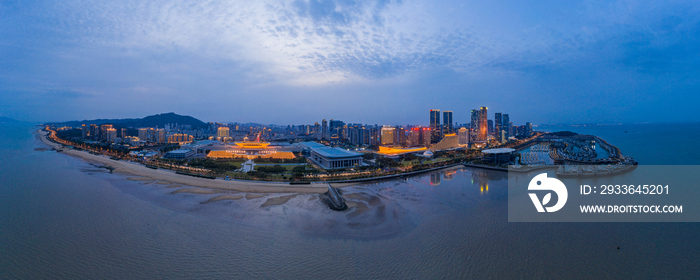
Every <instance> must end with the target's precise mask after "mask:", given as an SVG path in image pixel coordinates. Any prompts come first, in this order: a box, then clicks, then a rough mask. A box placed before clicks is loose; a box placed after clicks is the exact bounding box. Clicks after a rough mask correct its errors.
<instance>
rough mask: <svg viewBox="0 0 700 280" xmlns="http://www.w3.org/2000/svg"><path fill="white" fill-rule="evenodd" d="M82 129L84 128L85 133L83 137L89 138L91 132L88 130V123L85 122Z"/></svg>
mask: <svg viewBox="0 0 700 280" xmlns="http://www.w3.org/2000/svg"><path fill="white" fill-rule="evenodd" d="M81 129H82V131H81V132H82V133H83V135H82V137H83V139H87V137H88V135H90V133H89V132H88V128H87V125H85V124H83V126H82V128H81Z"/></svg>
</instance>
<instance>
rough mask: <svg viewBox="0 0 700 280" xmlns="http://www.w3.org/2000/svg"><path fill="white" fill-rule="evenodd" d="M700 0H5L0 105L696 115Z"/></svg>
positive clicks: (363, 115)
mask: <svg viewBox="0 0 700 280" xmlns="http://www.w3.org/2000/svg"><path fill="white" fill-rule="evenodd" d="M699 72H700V3H699V2H697V1H498V0H497V1H407V0H401V1H345V0H337V1H317V0H311V1H306V0H295V1H177V2H176V1H159V0H156V1H128V0H126V1H46V2H45V1H11V2H7V1H0V115H5V116H8V117H13V118H17V119H22V120H30V121H62V120H76V119H77V120H82V119H93V118H127V117H143V116H146V115H151V114H155V113H164V112H176V113H179V114H185V115H191V116H194V117H197V118H200V119H202V120H204V121H222V122H229V121H238V122H259V123H275V124H301V123H313V122H316V121H320V120H321V119H324V118H325V119H340V120H343V121H346V122H362V123H371V124H375V123H376V124H408V123H410V124H427V123H428V110H429V109H442V110H452V111H454V120H455V121H457V122H459V123H463V122H467V121H468V117H469V110H471V109H473V108H478V107H479V106H487V107H489V118H493V113H495V112H504V113H510V119H511V120H512V121H513V122H514V124H522V123H524V122H526V121H531V122H533V123H618V122H623V123H631V122H677V121H700V114H698V113H697V107H698V105H700V95H699V93H700V81H699V79H700V78H699V77H700V76H699V75H698V74H699Z"/></svg>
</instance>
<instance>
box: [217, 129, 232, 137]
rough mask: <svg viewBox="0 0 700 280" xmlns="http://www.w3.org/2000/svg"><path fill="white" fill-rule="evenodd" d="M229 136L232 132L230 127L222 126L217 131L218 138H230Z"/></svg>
mask: <svg viewBox="0 0 700 280" xmlns="http://www.w3.org/2000/svg"><path fill="white" fill-rule="evenodd" d="M229 135H230V132H229V128H228V127H225V126H222V127H219V128H218V129H217V130H216V137H229Z"/></svg>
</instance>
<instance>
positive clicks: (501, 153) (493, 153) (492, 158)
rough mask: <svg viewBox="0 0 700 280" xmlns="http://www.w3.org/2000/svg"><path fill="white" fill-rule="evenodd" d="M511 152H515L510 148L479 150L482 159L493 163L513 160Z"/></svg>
mask: <svg viewBox="0 0 700 280" xmlns="http://www.w3.org/2000/svg"><path fill="white" fill-rule="evenodd" d="M513 152H515V149H511V148H499V149H488V150H483V151H481V153H482V160H483V161H485V162H492V163H495V164H501V163H508V162H511V161H512V160H513Z"/></svg>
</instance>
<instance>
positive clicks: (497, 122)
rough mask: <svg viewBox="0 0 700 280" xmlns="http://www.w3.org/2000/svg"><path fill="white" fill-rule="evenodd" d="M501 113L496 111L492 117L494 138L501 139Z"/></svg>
mask: <svg viewBox="0 0 700 280" xmlns="http://www.w3.org/2000/svg"><path fill="white" fill-rule="evenodd" d="M502 127H503V114H501V113H496V117H495V118H494V131H495V132H496V138H498V139H501V138H500V137H501V130H503V128H502Z"/></svg>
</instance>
